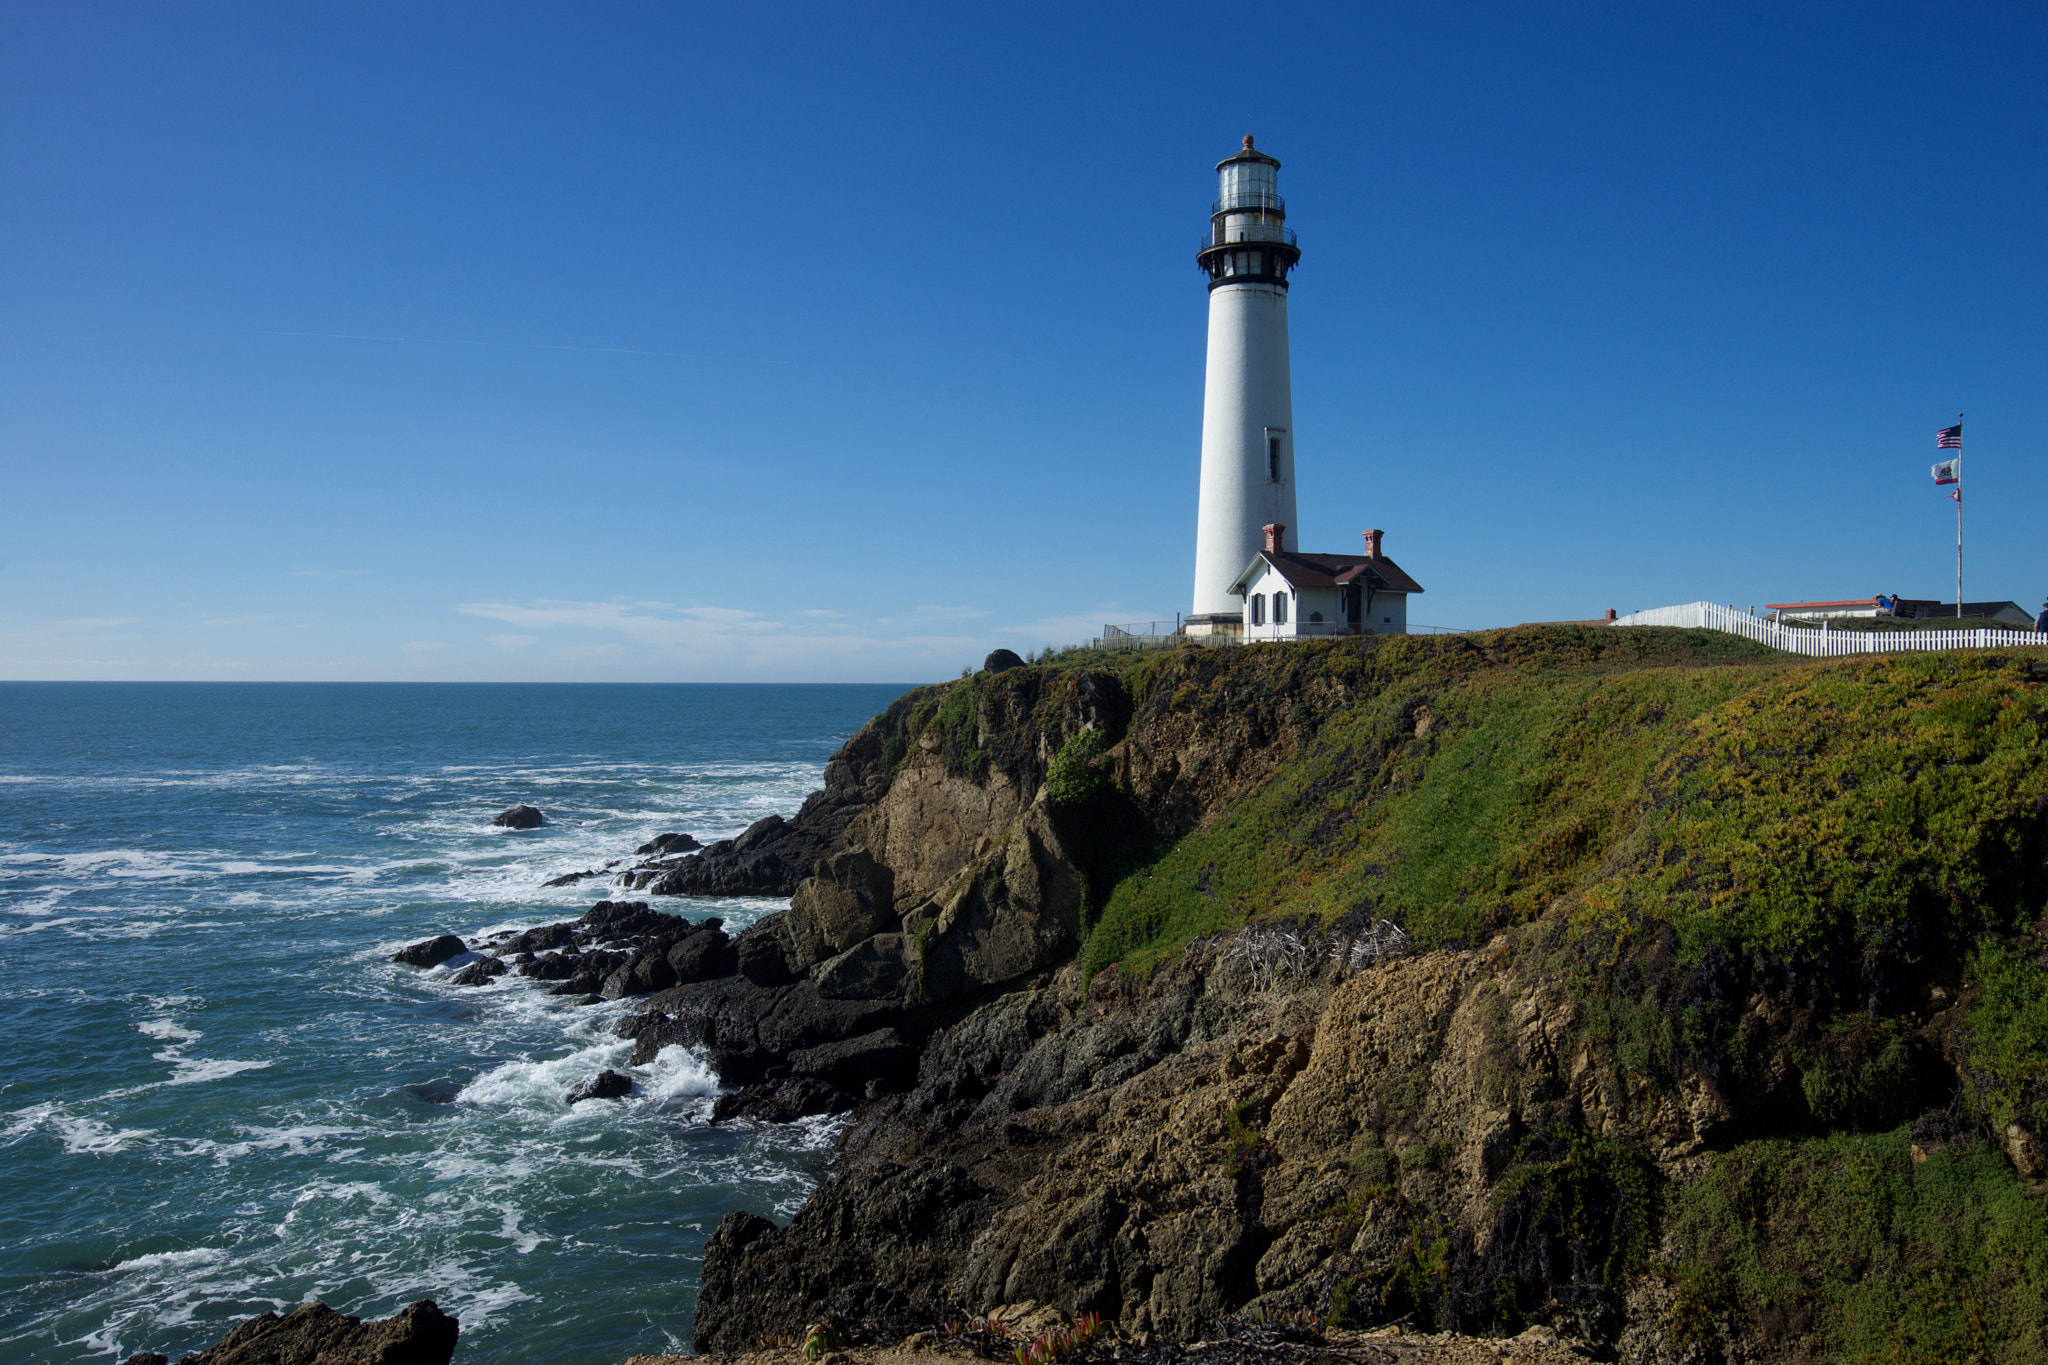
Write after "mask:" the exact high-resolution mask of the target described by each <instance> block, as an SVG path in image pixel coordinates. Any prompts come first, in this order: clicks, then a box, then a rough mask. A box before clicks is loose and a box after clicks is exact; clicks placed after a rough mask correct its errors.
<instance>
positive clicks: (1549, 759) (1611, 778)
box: [1086, 632, 2048, 969]
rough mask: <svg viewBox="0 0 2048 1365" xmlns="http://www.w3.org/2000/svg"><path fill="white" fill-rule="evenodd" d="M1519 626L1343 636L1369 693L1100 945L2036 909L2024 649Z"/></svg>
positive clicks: (2032, 750)
mask: <svg viewBox="0 0 2048 1365" xmlns="http://www.w3.org/2000/svg"><path fill="white" fill-rule="evenodd" d="M1616 633H1621V632H1616ZM1517 634H1521V633H1520V632H1503V633H1502V635H1501V636H1500V637H1494V638H1491V639H1490V638H1489V637H1476V638H1459V639H1454V640H1441V639H1403V640H1389V641H1385V642H1382V643H1381V644H1380V646H1379V648H1378V649H1376V650H1373V651H1370V652H1353V651H1349V650H1345V649H1342V648H1341V647H1333V648H1326V649H1324V650H1322V651H1321V653H1322V657H1321V659H1320V660H1319V661H1318V662H1319V663H1320V666H1321V667H1322V668H1323V669H1324V670H1326V671H1330V672H1351V671H1354V670H1355V671H1358V672H1362V673H1364V674H1365V675H1366V676H1365V677H1364V678H1363V679H1361V680H1360V684H1361V685H1359V686H1358V699H1357V701H1356V702H1354V703H1353V704H1352V705H1350V706H1348V707H1345V708H1343V709H1341V710H1339V711H1336V712H1335V713H1333V714H1330V715H1328V716H1326V717H1323V718H1321V720H1320V723H1319V724H1317V725H1316V726H1315V727H1314V729H1313V734H1312V736H1311V737H1308V738H1307V739H1306V740H1305V741H1304V742H1303V743H1302V744H1301V746H1300V747H1299V750H1298V752H1296V753H1295V754H1293V755H1291V756H1290V758H1289V760H1288V761H1287V763H1286V764H1285V765H1284V767H1283V769H1282V771H1281V772H1280V773H1279V774H1278V775H1277V776H1276V778H1275V780H1274V781H1272V782H1271V783H1270V784H1268V785H1266V786H1265V787H1263V788H1262V789H1260V790H1258V791H1257V792H1255V793H1253V794H1251V795H1249V796H1248V797H1247V798H1246V799H1244V800H1243V801H1241V802H1239V803H1237V804H1236V805H1235V806H1234V807H1232V808H1231V809H1230V810H1229V811H1228V812H1227V813H1225V814H1224V815H1223V816H1222V817H1221V818H1219V819H1217V820H1215V821H1214V823H1213V824H1211V825H1209V826H1207V827H1206V828H1203V829H1200V830H1198V831H1196V832H1194V833H1192V834H1190V835H1189V836H1187V837H1186V838H1184V839H1182V840H1180V841H1178V842H1177V843H1175V844H1174V845H1173V846H1172V847H1171V848H1170V849H1168V850H1167V851H1166V852H1165V853H1164V855H1163V856H1161V857H1160V858H1159V859H1158V860H1157V861H1156V862H1154V863H1152V864H1151V865H1149V866H1148V867H1146V868H1145V869H1144V870H1143V871H1141V872H1139V873H1138V874H1137V875H1135V876H1132V877H1130V878H1127V879H1126V880H1125V881H1123V882H1122V883H1121V884H1119V885H1118V886H1117V887H1116V888H1115V891H1114V893H1113V894H1112V895H1111V896H1110V897H1109V899H1108V902H1107V904H1106V905H1105V907H1104V910H1103V914H1102V918H1101V923H1100V925H1099V926H1098V928H1097V929H1096V932H1095V934H1094V936H1093V937H1092V938H1091V939H1090V941H1089V943H1088V945H1087V949H1086V959H1087V961H1088V963H1089V965H1090V966H1091V967H1093V968H1097V969H1099V968H1101V967H1103V966H1106V965H1107V964H1108V963H1110V962H1123V963H1124V964H1126V966H1127V967H1142V966H1145V965H1147V964H1149V963H1150V962H1152V961H1156V960H1158V959H1159V957H1160V956H1161V955H1162V954H1165V953H1170V952H1174V951H1178V949H1179V947H1180V946H1181V945H1182V944H1183V943H1185V942H1187V941H1188V940H1189V939H1191V938H1193V937H1195V936H1196V935H1199V934H1201V933H1205V932H1211V931H1214V930H1218V929H1223V928H1228V927H1234V926H1235V925H1237V924H1241V923H1244V922H1245V921H1246V920H1249V919H1256V918H1266V917H1291V916H1303V915H1313V916H1315V917H1317V918H1320V919H1323V920H1326V921H1335V920H1337V919H1338V918H1340V917H1341V916H1343V915H1344V914H1346V913H1348V912H1350V911H1353V910H1356V909H1360V908H1364V909H1367V910H1369V911H1370V912H1372V913H1374V914H1378V915H1385V916H1387V917H1388V918H1391V919H1394V920H1396V921H1398V922H1399V923H1401V924H1402V925H1403V927H1404V928H1406V929H1407V931H1408V932H1409V933H1410V934H1411V935H1412V936H1413V937H1414V938H1415V940H1416V941H1417V943H1418V944H1420V945H1422V946H1430V947H1434V946H1468V947H1469V946H1477V945H1478V944H1480V943H1483V942H1485V941H1486V939H1487V938H1488V937H1490V936H1491V935H1492V934H1493V933H1495V932H1497V931H1498V930H1500V929H1503V928H1507V927H1510V926H1513V925H1516V924H1522V923H1527V922H1529V921H1531V920H1534V919H1537V918H1539V917H1541V916H1544V915H1546V914H1550V913H1555V912H1560V911H1561V912H1565V913H1567V914H1569V915H1570V916H1571V917H1572V919H1574V920H1575V921H1578V922H1582V923H1587V924H1596V925H1600V926H1604V927H1605V928H1607V929H1608V930H1610V931H1612V932H1614V933H1616V934H1618V935H1620V936H1623V937H1627V936H1630V935H1640V934H1643V933H1645V932H1647V931H1648V930H1649V928H1650V927H1651V926H1654V925H1657V924H1668V925H1671V926H1672V927H1673V928H1674V929H1676V930H1677V932H1678V933H1679V936H1680V939H1681V942H1682V943H1683V945H1684V949H1683V953H1682V956H1688V957H1690V956H1695V955H1697V953H1698V952H1700V951H1702V950H1704V949H1705V948H1707V947H1709V946H1712V945H1718V946H1721V947H1724V948H1726V949H1728V950H1729V951H1732V952H1736V953H1748V952H1753V951H1760V952H1764V953H1768V954H1771V955H1773V956H1776V957H1785V956H1790V955H1794V954H1799V953H1805V954H1808V955H1811V956H1813V957H1815V958H1817V959H1824V958H1826V957H1827V956H1828V955H1830V954H1832V953H1836V952H1838V951H1841V950H1849V951H1854V950H1855V942H1856V940H1857V939H1858V937H1859V936H1867V935H1870V934H1883V933H1899V932H1914V933H1918V934H1921V935H1931V936H1934V937H1938V938H1948V937H1953V936H1956V935H1967V934H1970V933H1974V932H1976V931H1977V930H1979V929H1982V928H1986V927H1998V928H2005V927H2011V926H2012V925H2014V924H2015V923H2017V922H2018V920H2019V919H2020V918H2022V917H2026V918H2030V917H2031V916H2032V914H2034V913H2037V912H2038V907H2039V902H2040V892H2041V889H2042V884H2043V876H2042V867H2043V838H2042V830H2041V821H2040V819H2039V815H2038V812H2039V811H2040V810H2041V809H2044V808H2048V745H2044V743H2043V726H2044V723H2048V712H2044V710H2043V702H2042V700H2041V699H2040V698H2039V697H2038V695H2037V694H2038V688H2039V680H2038V679H2036V678H2035V676H2034V675H2033V673H2032V672H2031V671H2030V669H2029V666H2028V664H2027V662H2026V661H2024V660H2017V659H2011V658H2005V657H1999V656H1971V655H1962V654H1932V655H1906V656H1900V657H1897V658H1878V659H1859V660H1854V661H1842V662H1835V663H1828V664H1803V665H1802V664H1792V663H1787V662H1784V661H1782V658H1781V657H1780V658H1769V659H1764V658H1760V655H1761V654H1762V651H1760V650H1757V649H1754V648H1752V647H1749V646H1747V645H1744V644H1742V643H1740V642H1737V641H1733V640H1729V639H1728V638H1727V637H1712V636H1710V637H1707V638H1705V639H1700V638H1698V637H1696V636H1695V637H1693V638H1690V639H1686V638H1681V639H1679V640H1676V641H1670V640H1665V641H1655V642H1649V644H1648V645H1647V646H1646V647H1645V648H1644V649H1643V650H1641V651H1640V652H1634V651H1621V650H1614V649H1608V650H1602V651H1599V652H1597V653H1596V652H1594V651H1592V650H1590V649H1576V650H1574V649H1567V648H1565V647H1564V646H1563V645H1561V644H1557V643H1552V644H1551V645H1550V647H1548V648H1543V649H1536V648H1531V647H1530V643H1529V642H1527V641H1524V640H1517V639H1515V638H1514V636H1515V635H1517ZM1656 634H1659V635H1663V634H1666V633H1665V632H1656ZM1668 634H1670V635H1677V636H1686V635H1690V633H1688V632H1669V633H1668ZM1724 642H1725V643H1724ZM1659 645H1661V649H1659V648H1655V647H1654V646H1659ZM1302 652H1303V653H1305V654H1310V655H1311V657H1313V654H1314V652H1315V647H1309V648H1308V649H1306V650H1303V651H1302ZM1135 671H1137V670H1134V672H1135ZM1157 671H1158V672H1159V673H1160V674H1162V675H1163V676H1160V677H1158V678H1156V679H1149V678H1146V677H1144V676H1143V675H1142V673H1140V675H1139V676H1137V677H1134V678H1133V679H1132V680H1131V681H1132V682H1133V683H1136V684H1137V690H1138V693H1139V695H1140V696H1141V697H1142V696H1143V695H1144V687H1145V684H1146V683H1148V682H1150V683H1152V684H1153V685H1154V686H1170V685H1171V684H1172V682H1173V678H1172V670H1171V669H1170V668H1168V667H1161V668H1158V670H1157ZM1141 706H1142V702H1141Z"/></svg>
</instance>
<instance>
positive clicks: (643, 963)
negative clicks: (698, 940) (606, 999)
mask: <svg viewBox="0 0 2048 1365" xmlns="http://www.w3.org/2000/svg"><path fill="white" fill-rule="evenodd" d="M691 937H692V938H694V937H696V935H694V934H693V935H691ZM675 984H676V969H675V968H674V967H671V966H669V965H668V954H667V953H666V952H664V951H662V950H661V949H659V948H650V949H649V950H647V951H646V952H644V953H642V954H641V955H640V956H639V957H636V958H634V959H633V985H634V991H633V994H635V995H648V994H651V993H652V992H654V991H665V990H667V989H668V988H669V987H670V986H673V985H675Z"/></svg>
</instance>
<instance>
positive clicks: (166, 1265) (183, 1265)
mask: <svg viewBox="0 0 2048 1365" xmlns="http://www.w3.org/2000/svg"><path fill="white" fill-rule="evenodd" d="M227 1258H228V1254H227V1252H225V1251H222V1250H221V1249H220V1248H219V1247H188V1248H187V1249H185V1250H184V1251H152V1252H150V1253H149V1254H148V1255H146V1256H131V1257H129V1258H128V1259H126V1260H122V1261H117V1262H115V1264H114V1269H115V1270H121V1271H128V1272H130V1273H133V1272H135V1271H138V1270H191V1269H194V1268H195V1267H198V1266H205V1265H219V1264H220V1263H221V1262H222V1261H225V1260H226V1259H227Z"/></svg>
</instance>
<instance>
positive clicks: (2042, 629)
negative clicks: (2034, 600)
mask: <svg viewBox="0 0 2048 1365" xmlns="http://www.w3.org/2000/svg"><path fill="white" fill-rule="evenodd" d="M2034 634H2036V635H2048V602H2043V603H2042V604H2041V614H2040V615H2039V616H2036V617H2035V618H2034Z"/></svg>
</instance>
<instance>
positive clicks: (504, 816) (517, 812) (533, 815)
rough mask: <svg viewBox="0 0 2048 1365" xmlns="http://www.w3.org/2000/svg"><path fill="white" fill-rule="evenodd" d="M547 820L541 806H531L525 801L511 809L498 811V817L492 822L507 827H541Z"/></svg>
mask: <svg viewBox="0 0 2048 1365" xmlns="http://www.w3.org/2000/svg"><path fill="white" fill-rule="evenodd" d="M547 822H548V819H547V817H546V816H545V815H542V814H541V813H540V807H538V806H529V805H527V804H526V803H525V802H523V801H522V802H521V803H519V804H518V805H516V806H514V807H512V809H510V810H506V811H500V812H498V815H497V817H496V818H495V819H493V820H492V821H491V823H492V824H494V825H503V826H504V827H505V828H506V829H539V828H540V827H541V826H542V825H545V824H546V823H547Z"/></svg>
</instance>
